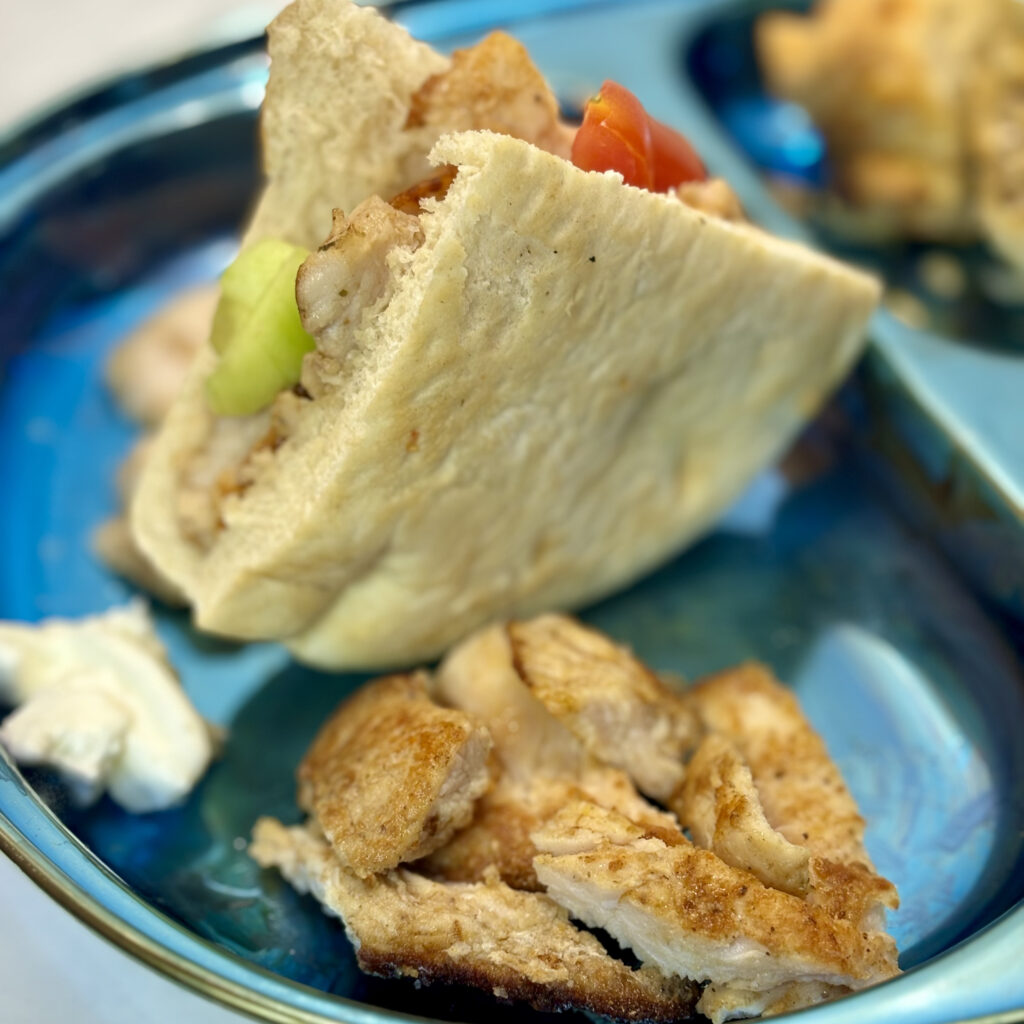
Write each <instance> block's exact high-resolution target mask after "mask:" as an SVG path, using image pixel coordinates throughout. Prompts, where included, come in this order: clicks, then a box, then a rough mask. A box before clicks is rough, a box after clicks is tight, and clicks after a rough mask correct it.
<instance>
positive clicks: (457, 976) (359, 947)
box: [249, 818, 696, 1022]
mask: <svg viewBox="0 0 1024 1024" xmlns="http://www.w3.org/2000/svg"><path fill="white" fill-rule="evenodd" d="M249 852H250V853H251V855H252V856H253V857H254V858H255V859H256V861H257V862H258V863H259V864H261V865H262V866H263V867H276V868H278V869H279V870H280V871H281V873H282V874H283V875H284V877H285V878H286V879H287V880H288V881H289V882H290V883H291V884H292V885H293V886H294V887H295V888H296V889H298V890H299V891H300V892H310V893H312V894H313V895H314V896H315V897H316V899H318V900H319V901H320V903H321V904H322V905H323V907H324V909H325V910H326V911H327V912H328V913H332V914H336V915H337V916H339V917H340V918H341V919H342V920H343V922H344V924H345V930H346V932H347V934H348V937H349V939H350V940H351V941H352V944H353V946H355V949H356V955H357V957H358V959H359V965H360V967H361V968H362V969H363V970H364V971H367V972H369V973H371V974H380V975H385V976H390V975H406V976H410V977H413V978H416V979H417V981H419V982H424V983H430V982H435V981H441V982H458V983H463V984H469V985H474V986H477V987H480V988H484V989H487V990H489V991H491V992H493V993H494V994H495V995H496V996H498V997H499V998H502V999H521V1000H524V1001H526V1002H528V1003H530V1004H531V1005H532V1006H534V1007H535V1008H537V1009H539V1010H547V1011H554V1010H562V1009H568V1008H573V1009H585V1010H589V1011H591V1012H593V1013H598V1014H602V1015H604V1016H607V1017H610V1018H612V1019H613V1020H621V1021H666V1022H667V1021H674V1020H680V1019H682V1018H685V1017H687V1016H688V1015H689V1014H690V1012H691V1010H692V1007H693V1002H694V998H695V994H696V990H695V986H693V985H692V983H690V982H686V981H680V980H678V979H669V978H666V977H665V976H664V975H662V974H661V973H660V972H658V971H657V970H655V969H654V968H651V967H641V968H640V969H639V970H632V969H630V968H629V967H627V966H626V965H625V964H623V963H622V962H620V961H618V960H615V959H613V958H612V957H611V956H609V955H608V953H606V952H605V950H604V948H603V947H602V946H601V944H600V943H599V942H598V941H597V939H595V938H594V937H593V936H592V935H589V934H587V933H586V932H582V931H580V930H578V929H577V928H575V927H573V925H571V924H570V923H569V920H568V916H567V914H566V912H565V911H564V910H563V909H562V908H561V907H559V906H558V905H557V904H556V903H554V902H553V901H551V900H549V899H548V898H547V897H546V896H541V895H538V894H535V893H524V892H517V891H516V890H514V889H511V888H509V887H508V886H507V885H504V884H503V883H502V882H500V881H498V880H497V879H496V878H494V877H493V876H492V877H490V878H489V879H488V880H487V881H485V882H481V883H475V884H468V885H463V884H455V883H441V882H434V881H431V880H430V879H427V878H424V877H423V876H422V875H418V874H416V873H415V872H412V871H408V870H397V871H389V872H387V873H386V874H383V875H378V876H375V877H371V878H367V879H362V878H359V877H358V876H357V875H355V874H354V873H352V872H350V871H347V870H346V869H345V868H344V867H343V865H342V864H341V862H340V861H339V860H338V859H337V857H336V856H335V855H334V853H333V852H332V850H331V848H330V846H328V844H327V843H326V842H325V841H324V840H323V839H322V838H321V837H319V836H318V835H317V834H316V833H315V832H314V831H311V830H310V829H309V828H301V827H297V828H285V827H284V826H283V825H281V824H280V823H279V822H277V821H274V820H273V819H269V818H263V819H261V820H260V821H259V822H257V824H256V828H255V830H254V834H253V842H252V844H251V846H250V848H249Z"/></svg>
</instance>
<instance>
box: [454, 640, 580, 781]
mask: <svg viewBox="0 0 1024 1024" xmlns="http://www.w3.org/2000/svg"><path fill="white" fill-rule="evenodd" d="M434 694H435V696H436V697H437V699H438V700H439V701H441V703H443V704H447V705H448V706H450V707H455V708H461V709H462V710H463V711H465V712H466V713H467V714H470V715H473V716H474V717H475V718H477V719H479V720H480V721H481V722H483V723H484V724H485V725H486V726H487V728H488V729H489V730H490V733H491V737H492V739H493V740H494V753H495V755H496V756H497V759H498V761H499V762H500V764H501V771H502V775H503V776H504V778H506V779H507V780H508V781H509V782H512V783H517V784H519V783H523V784H526V783H529V782H531V781H532V780H533V779H534V778H536V777H537V776H538V775H543V776H546V777H549V778H576V777H578V776H579V775H580V774H581V773H582V772H583V769H584V768H585V767H586V766H587V765H588V764H589V763H590V761H591V759H590V758H589V756H588V755H587V752H586V751H585V750H584V749H583V747H582V745H581V744H580V743H579V741H578V740H576V738H575V737H574V736H573V735H572V733H571V732H569V730H568V729H567V728H566V727H565V726H564V725H563V724H562V723H561V722H559V721H558V719H556V718H554V717H553V716H552V715H551V714H549V713H548V711H547V710H546V709H545V707H544V705H543V704H541V702H540V701H539V700H537V699H536V698H535V697H534V696H532V695H531V693H530V691H529V690H528V689H527V688H526V687H525V686H524V685H523V682H522V680H521V679H520V678H519V674H518V673H517V672H516V670H515V668H514V666H513V664H512V647H511V644H510V642H509V638H508V634H507V633H506V631H505V629H504V627H503V626H490V627H488V628H486V629H482V630H479V631H478V632H476V633H474V634H473V635H472V636H470V637H469V638H468V639H466V640H464V641H463V642H462V643H461V644H459V645H458V646H457V647H455V648H453V649H452V650H451V651H450V652H449V654H448V655H447V656H446V657H445V659H444V660H443V661H442V662H441V665H440V667H439V668H438V670H437V675H436V677H435V680H434Z"/></svg>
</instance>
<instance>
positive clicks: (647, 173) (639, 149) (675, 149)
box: [572, 81, 707, 192]
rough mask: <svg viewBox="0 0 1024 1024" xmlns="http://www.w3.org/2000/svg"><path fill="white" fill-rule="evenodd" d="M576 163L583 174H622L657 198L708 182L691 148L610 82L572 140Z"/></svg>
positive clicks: (590, 105)
mask: <svg viewBox="0 0 1024 1024" xmlns="http://www.w3.org/2000/svg"><path fill="white" fill-rule="evenodd" d="M572 162H573V163H574V164H575V165H576V166H577V167H579V168H581V169H582V170H584V171H618V172H619V173H620V174H621V175H622V177H623V180H624V181H625V182H626V184H627V185H636V186H637V187H638V188H646V189H649V190H650V191H652V192H665V191H667V190H668V189H670V188H672V187H673V186H675V185H679V184H681V183H682V182H684V181H700V180H702V179H704V178H705V177H707V174H706V172H705V170H704V165H703V164H702V163H701V162H700V158H699V157H698V156H697V154H696V152H695V151H694V149H693V147H692V146H691V145H690V143H689V142H687V141H686V139H685V138H683V136H682V135H680V134H679V133H678V132H677V131H675V130H674V129H672V128H669V127H668V125H666V124H662V123H661V122H660V121H655V120H654V118H653V117H651V116H650V115H649V114H648V113H647V111H646V110H644V108H643V105H642V104H641V102H640V101H639V100H638V99H637V98H636V96H634V95H633V94H632V93H631V92H630V91H629V90H628V89H626V88H625V87H624V86H621V85H619V84H618V83H617V82H611V81H608V82H605V83H604V84H603V85H602V86H601V91H600V92H599V93H598V94H597V96H595V97H594V98H593V99H591V100H588V101H587V105H586V108H585V109H584V112H583V124H582V125H580V128H579V130H578V131H577V132H576V137H575V139H573V144H572Z"/></svg>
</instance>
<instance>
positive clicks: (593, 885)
mask: <svg viewBox="0 0 1024 1024" xmlns="http://www.w3.org/2000/svg"><path fill="white" fill-rule="evenodd" d="M533 840H534V843H535V844H536V846H537V848H538V849H539V850H540V851H542V852H541V853H540V854H539V855H538V856H537V858H536V860H535V861H534V867H535V869H536V871H537V877H538V878H539V879H540V881H541V882H542V883H543V885H544V886H545V887H546V888H547V891H548V894H549V895H550V896H551V897H552V898H553V899H554V900H556V902H558V903H560V904H561V905H562V906H564V907H566V909H568V911H569V912H570V914H571V915H572V916H573V917H576V918H579V919H580V920H581V921H583V922H584V923H585V924H588V925H590V926H592V927H597V928H604V929H605V930H606V931H607V932H608V933H609V934H611V935H612V936H613V937H614V938H615V939H616V940H617V941H618V942H620V943H621V944H623V945H625V946H629V947H630V948H632V949H633V951H634V952H635V953H636V954H637V955H638V956H639V957H640V958H641V959H642V960H643V961H644V962H645V963H648V964H652V965H654V966H656V967H659V968H660V969H661V970H662V971H664V972H665V973H666V974H675V975H677V976H679V977H687V978H693V979H696V980H700V981H712V982H716V983H730V984H735V985H737V986H739V987H742V988H744V989H750V990H751V991H754V992H767V991H769V990H771V989H775V988H777V987H778V986H780V985H784V984H788V983H790V982H823V983H826V984H829V985H839V986H848V987H850V988H862V987H864V986H866V985H870V984H873V983H875V982H878V981H881V980H883V979H884V978H887V977H890V976H891V975H893V974H895V973H896V966H895V958H896V951H895V945H894V943H893V940H892V939H891V938H890V937H889V936H887V935H884V934H881V933H875V932H866V931H862V930H861V928H860V927H859V925H858V924H856V923H854V922H852V921H847V920H840V919H837V918H834V917H832V916H830V915H829V914H828V913H826V912H825V911H824V910H823V909H822V908H820V907H814V906H810V905H809V904H808V903H807V902H805V901H804V900H801V899H799V898H798V897H795V896H791V895H789V894H788V893H784V892H779V891H778V890H777V889H771V888H768V887H767V886H765V885H763V884H762V883H761V882H760V881H758V879H757V878H755V877H754V876H753V875H752V874H750V873H749V872H746V871H742V870H739V869H737V868H734V867H731V866H730V865H728V864H725V863H724V862H723V861H722V860H720V859H719V858H718V857H716V856H715V855H714V854H713V853H711V852H710V851H708V850H701V849H698V848H697V847H695V846H693V845H692V844H691V843H689V842H688V841H687V840H685V839H682V840H681V841H680V842H679V843H677V844H675V845H672V846H668V845H666V844H665V843H664V842H663V841H662V840H661V839H658V838H654V837H651V836H650V835H648V834H647V833H645V832H644V830H643V829H642V828H640V827H639V826H637V825H634V824H633V823H632V822H629V821H627V820H626V819H625V818H623V817H622V816H621V815H618V814H616V813H615V812H614V811H608V810H605V809H603V808H600V807H598V806H596V805H595V804H591V803H585V802H582V801H580V802H577V803H574V804H571V805H570V806H568V807H566V808H565V809H564V810H563V811H561V812H560V813H559V814H557V815H556V816H554V817H553V818H551V819H550V820H549V821H548V822H547V823H546V824H545V825H543V826H542V827H541V828H540V829H538V830H537V831H536V832H534V834H533Z"/></svg>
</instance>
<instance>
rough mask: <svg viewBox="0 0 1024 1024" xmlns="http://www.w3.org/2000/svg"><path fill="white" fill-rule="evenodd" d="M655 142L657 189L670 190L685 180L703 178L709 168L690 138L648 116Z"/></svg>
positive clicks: (652, 140)
mask: <svg viewBox="0 0 1024 1024" xmlns="http://www.w3.org/2000/svg"><path fill="white" fill-rule="evenodd" d="M647 121H648V124H649V126H650V131H651V144H652V145H653V146H654V191H655V192H667V191H668V190H669V189H670V188H674V187H675V186H676V185H681V184H682V183H683V182H684V181H703V180H704V179H705V178H706V177H707V176H708V172H707V171H706V170H704V164H703V163H701V159H700V157H699V156H697V151H696V150H695V149H694V148H693V146H691V145H690V142H689V140H688V139H687V138H686V137H685V136H684V135H680V134H679V132H677V131H676V130H675V129H674V128H669V126H668V125H667V124H662V123H661V121H655V120H654V118H653V117H649V118H648V119H647Z"/></svg>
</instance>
